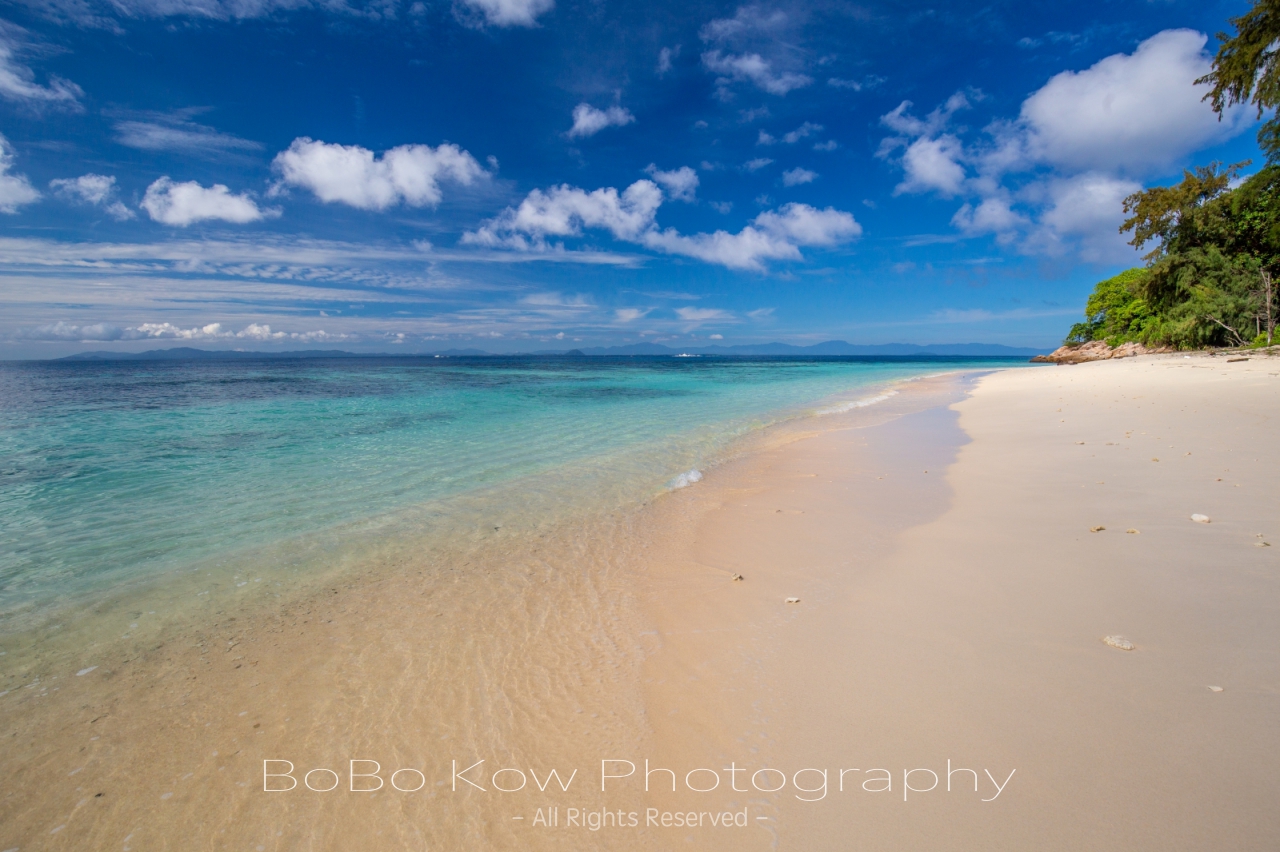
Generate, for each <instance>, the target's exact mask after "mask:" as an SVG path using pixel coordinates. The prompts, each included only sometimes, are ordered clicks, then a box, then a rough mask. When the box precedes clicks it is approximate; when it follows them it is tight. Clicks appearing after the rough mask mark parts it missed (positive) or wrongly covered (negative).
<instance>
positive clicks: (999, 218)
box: [951, 195, 1028, 237]
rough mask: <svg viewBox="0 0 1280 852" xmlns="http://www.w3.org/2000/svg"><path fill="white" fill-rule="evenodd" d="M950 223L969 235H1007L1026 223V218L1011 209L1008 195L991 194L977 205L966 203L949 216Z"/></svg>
mask: <svg viewBox="0 0 1280 852" xmlns="http://www.w3.org/2000/svg"><path fill="white" fill-rule="evenodd" d="M951 224H952V225H955V226H956V227H957V228H959V229H960V230H961V231H963V232H964V233H965V234H968V235H970V236H975V235H978V234H996V235H998V236H1001V237H1007V235H1009V234H1011V233H1013V232H1014V231H1016V230H1017V229H1019V228H1021V227H1023V226H1025V225H1027V224H1028V219H1027V217H1026V216H1023V215H1022V214H1021V213H1018V212H1016V211H1015V210H1014V209H1013V207H1012V205H1011V202H1010V199H1009V198H1008V197H1006V196H1004V195H992V196H989V197H987V198H984V199H982V200H981V201H979V202H978V204H977V205H974V204H971V203H966V204H965V205H964V206H963V207H961V208H960V209H959V210H957V211H956V214H955V215H954V216H952V217H951Z"/></svg>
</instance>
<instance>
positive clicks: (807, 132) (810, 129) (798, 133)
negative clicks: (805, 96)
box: [782, 121, 822, 145]
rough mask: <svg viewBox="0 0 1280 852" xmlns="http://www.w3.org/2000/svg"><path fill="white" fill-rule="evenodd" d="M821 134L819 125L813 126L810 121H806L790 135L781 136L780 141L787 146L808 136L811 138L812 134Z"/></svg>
mask: <svg viewBox="0 0 1280 852" xmlns="http://www.w3.org/2000/svg"><path fill="white" fill-rule="evenodd" d="M821 132H822V125H821V124H814V123H813V122H812V121H806V122H805V123H804V124H802V125H800V126H799V127H797V128H796V129H795V130H792V131H791V132H790V133H784V134H783V135H782V141H783V142H786V143H787V144H788V145H794V144H796V143H797V142H799V141H800V140H801V139H804V138H806V137H809V136H813V135H814V134H816V133H821Z"/></svg>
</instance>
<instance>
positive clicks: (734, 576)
mask: <svg viewBox="0 0 1280 852" xmlns="http://www.w3.org/2000/svg"><path fill="white" fill-rule="evenodd" d="M729 579H730V580H733V581H734V582H735V583H736V582H737V581H739V580H743V579H746V578H745V577H743V576H742V575H741V574H734V575H733V576H732V577H730V578H729Z"/></svg>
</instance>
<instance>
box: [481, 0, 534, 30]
mask: <svg viewBox="0 0 1280 852" xmlns="http://www.w3.org/2000/svg"><path fill="white" fill-rule="evenodd" d="M463 2H465V3H466V4H467V5H468V6H470V7H471V8H473V9H475V10H476V11H478V12H480V13H482V14H483V15H484V19H485V21H486V22H487V23H489V24H490V25H492V26H495V27H532V26H536V25H537V23H538V16H540V15H543V14H545V13H547V12H550V11H551V10H552V9H554V8H555V5H556V4H555V0H463Z"/></svg>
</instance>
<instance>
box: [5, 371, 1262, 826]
mask: <svg viewBox="0 0 1280 852" xmlns="http://www.w3.org/2000/svg"><path fill="white" fill-rule="evenodd" d="M894 390H895V391H896V393H895V394H894V395H893V396H891V397H889V398H887V399H885V400H883V401H882V402H879V403H878V404H876V405H871V406H866V407H862V408H855V409H851V410H848V411H846V412H844V413H838V414H832V415H829V416H826V417H821V418H812V419H809V420H806V421H802V422H799V423H795V424H791V425H788V426H787V427H786V428H778V429H774V430H770V431H769V433H768V434H766V435H763V436H759V437H758V438H757V439H756V440H755V443H753V444H752V445H750V446H748V447H746V448H744V450H743V452H741V453H739V454H738V455H737V456H736V457H735V458H733V459H732V460H731V461H729V462H727V463H725V464H723V465H722V466H720V467H717V468H715V469H713V470H711V471H708V472H707V475H706V477H705V478H704V479H703V480H702V481H701V482H698V483H697V484H696V485H695V486H693V487H688V488H683V489H680V490H678V491H674V492H671V493H669V494H667V495H665V496H663V497H660V498H658V499H656V500H654V501H652V502H651V503H650V504H648V505H646V506H645V507H643V508H642V509H641V510H640V511H638V512H636V513H633V514H629V515H626V516H625V517H624V516H619V515H616V514H610V513H609V512H601V514H600V515H599V516H598V517H593V518H588V519H585V520H580V521H578V522H576V523H575V524H574V525H572V526H570V527H557V528H554V529H546V530H541V531H535V533H536V534H534V533H530V534H529V535H524V536H522V537H520V538H519V544H518V545H517V544H513V542H514V541H515V539H516V536H515V535H514V534H512V536H511V537H509V538H508V537H506V533H505V532H504V533H502V534H500V535H496V536H493V537H491V538H487V539H485V540H484V541H483V542H481V543H479V544H477V545H476V546H475V548H474V549H472V550H469V551H468V552H467V553H466V554H442V553H432V554H429V557H430V558H429V559H428V558H427V557H426V556H424V554H423V553H421V552H416V551H414V550H413V549H412V548H407V549H401V550H395V551H389V552H388V553H386V554H384V559H383V562H382V563H381V564H380V565H379V566H377V568H376V570H375V569H369V570H366V571H364V572H362V573H359V574H356V575H342V574H335V575H334V578H333V580H332V583H331V584H326V586H327V588H325V589H324V590H323V591H315V590H311V591H308V592H307V593H306V594H303V593H301V592H299V593H297V594H293V595H292V596H287V597H286V598H282V599H281V600H282V601H283V602H282V603H280V604H279V605H277V606H275V607H274V609H272V608H266V609H260V610H255V611H249V612H239V611H236V610H234V609H233V608H226V609H225V610H222V611H220V612H218V613H216V614H215V615H216V617H214V618H212V619H210V620H209V621H207V622H205V623H204V624H203V626H201V627H200V628H199V629H196V628H194V627H192V626H191V625H185V626H181V625H178V626H172V627H170V628H167V632H164V631H161V632H160V633H157V634H156V635H154V636H148V637H147V640H146V642H145V643H144V645H143V646H139V645H138V644H137V643H136V640H134V644H119V645H114V646H112V647H111V648H110V649H103V651H102V653H101V654H100V656H101V658H102V662H100V663H99V664H98V668H97V671H96V672H87V673H85V674H84V675H82V676H77V671H78V669H77V668H76V667H75V666H76V663H75V662H74V661H73V657H72V656H70V655H69V652H68V653H67V654H64V653H62V651H60V650H58V649H59V647H61V646H58V645H57V643H56V642H53V641H52V640H47V639H46V641H45V643H44V644H40V643H36V642H34V641H33V642H32V643H28V644H27V645H18V646H15V649H14V650H12V651H10V652H8V654H7V656H6V657H5V658H4V662H3V664H0V674H3V677H4V680H3V683H0V692H7V693H8V694H7V695H4V696H0V735H2V736H3V737H4V740H3V742H4V745H3V746H0V764H2V765H3V766H4V768H5V771H6V774H7V775H8V777H9V782H8V783H6V785H5V789H4V792H3V793H2V794H0V849H4V850H9V849H11V848H15V849H23V850H26V849H124V850H151V849H182V850H195V849H209V850H221V849H241V848H244V849H260V850H267V849H270V850H286V849H288V850H298V849H309V850H336V849H348V848H375V849H410V848H413V849H420V848H429V849H610V850H613V849H623V850H625V849H671V848H692V849H728V848H734V849H796V850H825V849H831V850H835V849H849V848H865V849H884V850H893V849H920V848H927V849H957V850H961V849H964V850H967V849H1009V850H1014V849H1018V850H1023V849H1031V848H1035V849H1115V850H1147V849H1150V850H1169V849H1188V850H1191V849H1206V848H1217V849H1239V850H1246V849H1249V850H1251V849H1258V850H1262V849H1274V848H1275V846H1276V844H1277V842H1280V817H1277V816H1276V812H1275V811H1276V809H1275V807H1274V802H1275V800H1276V798H1277V794H1280V770H1277V768H1276V767H1277V758H1280V724H1278V723H1280V704H1277V702H1278V700H1280V594H1278V593H1280V529H1278V528H1277V526H1276V525H1277V523H1278V522H1280V512H1278V511H1277V510H1278V509H1280V500H1278V499H1277V497H1276V496H1275V492H1274V488H1273V486H1272V481H1273V480H1274V476H1275V471H1276V470H1277V462H1278V461H1280V458H1278V457H1277V456H1278V454H1280V451H1278V450H1277V448H1276V446H1275V441H1274V437H1275V425H1274V424H1275V423H1276V422H1277V420H1276V418H1277V417H1278V416H1280V362H1277V360H1276V359H1269V358H1265V357H1254V358H1252V359H1250V360H1248V361H1241V362H1233V363H1228V362H1227V360H1226V358H1224V357H1216V358H1214V357H1208V356H1204V355H1195V356H1192V357H1189V358H1188V357H1184V356H1181V355H1177V356H1150V357H1143V358H1133V359H1125V360H1122V361H1108V362H1100V363H1094V364H1084V365H1078V366H1064V367H1045V368H1035V369H1019V370H1004V371H998V372H993V373H987V374H965V375H960V376H956V375H951V376H942V377H935V378H931V379H924V380H917V381H911V382H904V383H901V384H900V385H898V386H897V387H896V388H895V389H894ZM1193 515H1203V516H1205V518H1206V519H1207V521H1206V522H1200V521H1196V520H1192V516H1193ZM531 536H532V537H531ZM535 539H536V542H537V545H536V548H535V547H534V546H533V545H531V544H530V542H531V541H534V540H535ZM462 559H465V560H466V563H467V566H468V568H467V570H466V571H461V570H454V569H456V568H459V567H461V563H460V562H459V560H462ZM791 598H794V599H796V600H795V601H794V602H788V599H791ZM120 615H121V618H122V619H123V618H125V617H126V615H127V613H123V612H122V613H121V614H120ZM1106 637H1122V638H1116V639H1113V640H1112V643H1113V644H1110V645H1109V644H1107V643H1106V642H1105V641H1104V639H1105V638H1106ZM1116 645H1120V646H1122V647H1116ZM1124 646H1128V647H1127V649H1125V648H1124ZM64 650H65V649H64ZM108 650H109V651H110V653H107V651H108ZM111 654H115V655H116V656H115V657H111ZM33 678H35V680H34V681H33ZM352 760H360V761H365V760H368V761H377V765H376V767H375V766H374V765H373V764H371V763H359V764H355V765H353V764H351V763H350V761H352ZM264 761H288V763H289V764H290V768H288V769H286V767H285V764H283V763H269V764H264ZM476 761H484V763H483V764H479V765H476V764H475V762H476ZM602 761H607V762H606V763H602ZM646 761H648V764H647V769H648V771H649V778H648V780H649V788H650V789H649V790H648V791H647V792H646V791H645V789H644V786H645V776H646ZM264 766H265V768H266V769H267V770H269V771H270V772H272V773H274V774H273V776H272V777H268V778H265V779H264ZM473 766H474V767H475V768H474V769H469V768H468V767H473ZM628 766H630V767H631V770H630V771H628V768H627V767H628ZM317 768H320V769H327V770H332V772H331V773H330V774H329V775H326V774H325V773H324V772H320V773H319V774H317V775H312V776H310V777H309V778H308V776H306V775H305V773H306V772H308V771H310V770H312V769H317ZM401 768H405V769H409V770H413V772H405V773H401V774H398V775H395V776H394V778H393V773H395V772H396V770H397V769H401ZM551 769H556V770H557V772H558V773H559V777H558V778H557V779H548V773H549V771H550V770H551ZM667 769H669V770H670V772H663V771H661V770H667ZM498 770H504V771H503V772H501V773H499V772H498ZM516 770H519V771H516ZM575 770H576V772H577V775H576V776H572V775H571V773H573V772H574V771H575ZM949 770H950V774H948V772H949ZM970 770H971V771H970ZM352 772H356V773H363V774H361V775H360V776H359V777H358V778H355V779H353V778H352V775H351V773H352ZM414 772H417V773H420V774H414ZM459 772H461V775H459ZM330 775H332V778H330ZM602 776H612V777H609V778H602ZM570 777H572V780H571V781H569V782H568V784H569V789H568V790H567V791H566V790H564V789H563V787H564V786H565V785H564V784H562V783H561V781H560V779H563V778H570ZM419 779H420V780H421V784H420V785H419ZM290 781H292V782H293V786H292V787H291V788H290V789H288V790H283V791H281V792H265V791H264V785H265V786H266V787H267V788H268V789H275V788H283V787H288V786H289V784H290ZM334 782H336V783H335V786H336V789H335V790H333V791H331V792H327V793H324V792H315V791H312V790H308V789H306V787H307V785H308V784H314V786H315V787H319V788H322V787H327V786H328V785H329V784H330V783H334ZM602 782H603V783H604V785H605V789H604V790H603V791H602V790H601V785H602ZM375 785H376V786H377V787H379V788H380V789H377V790H376V791H369V792H363V791H364V790H372V788H373V787H375ZM415 785H418V786H419V789H415V790H413V791H408V792H401V788H410V787H414V786H415ZM672 785H674V786H675V788H676V790H675V792H672V790H671V786H672ZM352 786H355V787H357V788H358V790H361V792H353V791H352V790H351V789H350V788H351V787H352ZM508 788H511V790H512V791H511V792H503V791H504V790H506V789H508ZM517 788H518V789H517ZM539 788H541V789H539ZM948 788H949V789H948ZM553 809H554V810H553ZM571 810H572V811H574V814H573V815H571V814H570V811H571ZM690 813H692V814H696V815H700V816H697V817H696V818H694V817H689V816H688V815H689V814H690ZM606 814H607V816H606ZM726 814H727V815H728V816H725V815H726ZM682 815H683V816H682ZM713 818H714V820H715V823H714V824H713V823H712V820H713ZM664 819H665V820H666V822H665V823H664V822H663V820H664ZM739 819H740V820H741V822H739ZM552 820H554V822H552ZM575 820H576V822H575ZM654 820H656V822H655V821H654ZM691 820H696V823H697V824H696V825H694V826H692V827H691V826H689V825H687V824H685V823H688V822H689V821H691ZM631 821H634V822H635V823H636V824H634V825H632V824H630V822H631ZM593 822H594V823H595V824H594V827H593ZM619 823H620V824H619ZM725 823H730V824H725Z"/></svg>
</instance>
